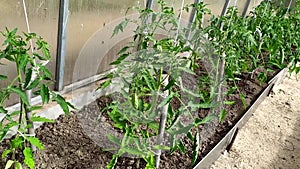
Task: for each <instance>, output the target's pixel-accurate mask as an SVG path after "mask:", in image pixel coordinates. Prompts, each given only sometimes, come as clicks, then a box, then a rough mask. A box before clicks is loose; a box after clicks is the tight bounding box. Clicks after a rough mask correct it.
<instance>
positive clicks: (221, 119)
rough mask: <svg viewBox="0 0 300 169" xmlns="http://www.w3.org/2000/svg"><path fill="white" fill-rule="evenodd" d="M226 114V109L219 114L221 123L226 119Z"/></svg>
mask: <svg viewBox="0 0 300 169" xmlns="http://www.w3.org/2000/svg"><path fill="white" fill-rule="evenodd" d="M226 114H227V112H226V110H222V111H221V113H220V115H219V123H221V122H222V121H223V120H224V118H225V116H226Z"/></svg>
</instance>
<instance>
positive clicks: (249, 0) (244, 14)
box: [242, 0, 251, 17]
mask: <svg viewBox="0 0 300 169" xmlns="http://www.w3.org/2000/svg"><path fill="white" fill-rule="evenodd" d="M250 2H251V0H247V2H246V5H245V8H244V11H243V13H242V16H243V17H245V16H246V14H247V11H248V8H249V5H250Z"/></svg>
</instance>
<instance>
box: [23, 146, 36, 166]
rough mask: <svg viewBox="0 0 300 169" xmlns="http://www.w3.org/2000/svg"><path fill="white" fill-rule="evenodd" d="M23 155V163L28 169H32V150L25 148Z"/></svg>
mask: <svg viewBox="0 0 300 169" xmlns="http://www.w3.org/2000/svg"><path fill="white" fill-rule="evenodd" d="M23 154H24V157H25V159H24V163H25V164H26V165H27V166H28V167H29V168H30V169H34V157H33V154H32V150H31V148H29V147H26V148H25V149H24V150H23Z"/></svg>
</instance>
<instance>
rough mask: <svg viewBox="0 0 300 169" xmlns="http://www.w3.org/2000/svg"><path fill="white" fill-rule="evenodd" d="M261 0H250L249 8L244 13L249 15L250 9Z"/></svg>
mask: <svg viewBox="0 0 300 169" xmlns="http://www.w3.org/2000/svg"><path fill="white" fill-rule="evenodd" d="M262 1H263V0H255V1H254V0H252V1H251V2H250V5H249V8H248V10H247V13H246V15H249V13H250V11H252V10H254V9H255V7H256V6H258V5H259V4H260V3H261V2H262Z"/></svg>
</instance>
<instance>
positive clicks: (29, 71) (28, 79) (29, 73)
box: [24, 68, 32, 88]
mask: <svg viewBox="0 0 300 169" xmlns="http://www.w3.org/2000/svg"><path fill="white" fill-rule="evenodd" d="M31 76H32V68H29V69H28V70H27V72H26V76H25V84H24V88H27V86H28V85H29V83H30V81H31Z"/></svg>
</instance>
